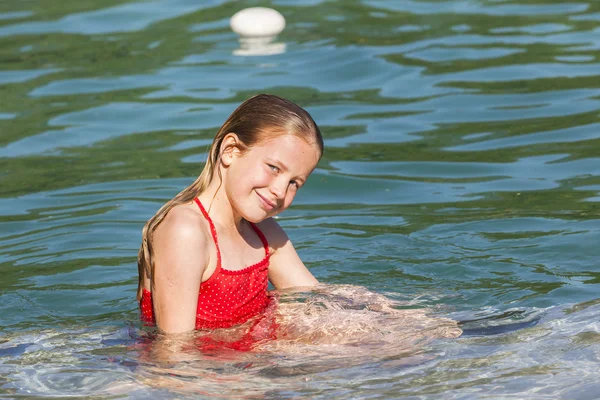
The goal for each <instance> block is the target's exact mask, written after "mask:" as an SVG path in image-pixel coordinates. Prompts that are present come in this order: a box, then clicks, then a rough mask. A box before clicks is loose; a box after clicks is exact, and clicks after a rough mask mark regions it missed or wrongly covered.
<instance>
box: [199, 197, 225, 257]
mask: <svg viewBox="0 0 600 400" xmlns="http://www.w3.org/2000/svg"><path fill="white" fill-rule="evenodd" d="M194 201H195V202H196V204H197V205H198V207H199V208H200V211H201V212H202V215H204V218H206V220H207V221H208V225H209V226H210V233H211V234H212V237H213V241H214V242H215V247H216V248H217V268H219V267H221V250H219V241H218V240H217V230H216V229H215V224H214V223H213V221H212V219H210V216H209V215H208V213H207V212H206V210H205V209H204V206H203V205H202V203H200V200H198V198H197V197H196V198H195V199H194Z"/></svg>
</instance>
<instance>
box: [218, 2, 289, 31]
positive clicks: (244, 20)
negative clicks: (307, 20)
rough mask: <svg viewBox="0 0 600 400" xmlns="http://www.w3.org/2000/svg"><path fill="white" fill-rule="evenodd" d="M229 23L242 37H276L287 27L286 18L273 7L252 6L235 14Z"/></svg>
mask: <svg viewBox="0 0 600 400" xmlns="http://www.w3.org/2000/svg"><path fill="white" fill-rule="evenodd" d="M229 25H230V26H231V29H232V30H233V31H234V32H235V33H237V34H238V35H240V36H241V37H255V38H256V37H265V36H270V37H274V36H277V35H279V34H280V33H281V32H282V31H283V29H284V28H285V18H283V15H281V14H280V13H279V11H277V10H273V9H272V8H266V7H251V8H245V9H243V10H241V11H238V12H236V13H235V14H233V17H231V19H230V20H229Z"/></svg>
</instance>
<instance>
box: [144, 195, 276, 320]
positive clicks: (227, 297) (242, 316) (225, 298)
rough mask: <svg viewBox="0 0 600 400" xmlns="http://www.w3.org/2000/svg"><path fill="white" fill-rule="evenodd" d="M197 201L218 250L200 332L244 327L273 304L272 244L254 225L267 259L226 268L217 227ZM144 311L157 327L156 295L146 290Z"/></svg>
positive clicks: (203, 290)
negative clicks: (269, 292) (269, 289)
mask: <svg viewBox="0 0 600 400" xmlns="http://www.w3.org/2000/svg"><path fill="white" fill-rule="evenodd" d="M194 201H195V202H196V204H198V207H200V211H202V215H204V218H206V220H207V221H208V224H209V225H210V231H211V233H212V237H213V240H214V242H215V247H216V248H217V266H216V268H215V272H213V274H212V275H211V276H210V278H208V279H207V280H206V281H204V282H202V283H201V284H200V293H199V294H198V307H197V310H196V329H214V328H229V327H231V326H234V325H238V324H242V323H244V322H246V321H247V320H249V319H250V318H252V317H254V316H256V315H257V314H260V313H261V312H263V311H264V310H265V309H266V308H267V306H268V305H269V301H270V297H269V296H268V295H267V287H268V273H267V270H268V267H269V244H268V243H267V239H266V238H265V236H264V235H263V233H262V232H261V231H260V229H258V227H257V226H256V225H254V224H252V223H250V225H251V226H252V228H253V229H254V231H255V232H256V234H257V235H258V237H259V238H260V240H261V242H262V244H263V246H264V249H265V257H264V258H263V259H262V260H261V261H259V262H258V263H256V264H254V265H251V266H249V267H246V268H244V269H241V270H238V271H232V270H227V269H223V268H222V267H221V252H220V250H219V243H218V241H217V231H216V229H215V225H214V224H213V222H212V220H211V219H210V217H209V215H208V213H207V212H206V210H205V209H204V207H203V206H202V204H201V203H200V201H199V200H198V199H195V200H194ZM140 311H141V319H142V321H144V322H146V323H148V324H153V325H154V324H155V320H154V313H153V307H152V294H151V293H150V292H149V291H148V290H146V289H144V290H143V293H142V298H141V300H140Z"/></svg>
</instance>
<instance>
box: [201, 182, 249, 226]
mask: <svg viewBox="0 0 600 400" xmlns="http://www.w3.org/2000/svg"><path fill="white" fill-rule="evenodd" d="M198 199H199V200H200V202H201V203H202V206H204V209H205V210H206V212H208V214H209V216H210V218H211V219H212V221H213V223H214V224H215V225H219V226H220V227H221V229H225V230H227V231H231V232H233V231H237V232H239V233H240V234H241V232H242V226H243V225H244V224H245V223H246V221H245V220H244V219H243V218H242V216H241V215H239V214H237V213H236V212H235V210H234V209H233V208H232V207H231V203H230V202H229V200H228V199H227V195H226V194H225V191H224V189H223V186H222V185H219V180H218V178H217V179H216V180H215V179H213V181H212V182H211V183H210V185H208V187H207V188H206V190H205V191H204V192H202V193H201V194H200V196H198Z"/></svg>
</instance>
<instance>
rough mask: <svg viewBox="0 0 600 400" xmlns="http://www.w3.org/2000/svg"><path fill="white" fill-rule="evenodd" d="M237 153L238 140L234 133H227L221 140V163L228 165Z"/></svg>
mask: <svg viewBox="0 0 600 400" xmlns="http://www.w3.org/2000/svg"><path fill="white" fill-rule="evenodd" d="M238 155H240V140H239V138H238V136H237V135H236V134H235V133H233V132H231V133H228V134H227V135H225V137H224V138H223V141H222V142H221V163H222V164H223V165H224V166H225V167H228V166H230V165H231V163H232V162H233V160H234V158H235V157H237V156H238Z"/></svg>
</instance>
